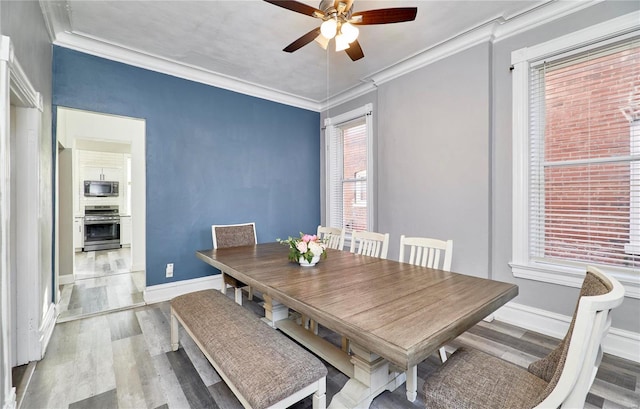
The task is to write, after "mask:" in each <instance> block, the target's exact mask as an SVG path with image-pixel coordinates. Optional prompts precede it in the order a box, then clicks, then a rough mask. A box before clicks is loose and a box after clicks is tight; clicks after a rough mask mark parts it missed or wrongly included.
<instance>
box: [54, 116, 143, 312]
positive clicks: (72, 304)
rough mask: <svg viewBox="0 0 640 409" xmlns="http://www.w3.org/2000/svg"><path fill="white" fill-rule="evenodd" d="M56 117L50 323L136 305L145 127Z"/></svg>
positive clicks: (123, 120)
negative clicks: (54, 285) (54, 316)
mask: <svg viewBox="0 0 640 409" xmlns="http://www.w3.org/2000/svg"><path fill="white" fill-rule="evenodd" d="M56 112H57V128H56V129H57V130H56V137H57V140H58V161H57V164H56V166H57V168H58V172H57V174H58V183H57V186H58V195H57V197H58V201H59V202H58V206H57V209H58V220H59V228H58V230H57V231H58V237H59V239H58V243H59V249H58V252H59V257H58V260H59V264H58V266H57V269H56V275H57V277H58V280H57V281H58V284H59V285H58V291H57V299H56V302H57V305H58V313H59V315H58V322H64V321H70V320H74V319H78V318H84V317H87V316H91V315H96V314H101V313H104V312H106V311H115V310H120V309H126V308H132V307H136V306H139V305H144V300H143V291H144V289H145V282H146V274H145V217H144V214H145V210H144V209H145V191H146V189H145V171H144V169H145V155H144V146H145V122H144V120H143V119H138V118H129V117H122V116H115V115H107V114H101V113H97V112H89V111H82V110H77V109H71V108H65V107H57V111H56ZM87 185H88V187H87ZM92 186H93V187H92ZM107 187H108V189H107ZM98 233H99V234H98ZM106 233H108V236H109V237H108V238H107V237H106V236H105V234H106ZM87 235H88V236H87ZM98 236H100V237H98ZM103 236H105V237H103ZM97 238H99V239H100V240H96V239H97ZM107 239H108V240H107Z"/></svg>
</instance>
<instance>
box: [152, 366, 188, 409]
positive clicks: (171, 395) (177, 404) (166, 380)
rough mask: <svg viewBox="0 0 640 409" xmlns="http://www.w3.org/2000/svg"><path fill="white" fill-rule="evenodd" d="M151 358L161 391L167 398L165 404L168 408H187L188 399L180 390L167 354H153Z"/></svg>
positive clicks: (180, 387)
mask: <svg viewBox="0 0 640 409" xmlns="http://www.w3.org/2000/svg"><path fill="white" fill-rule="evenodd" d="M151 360H152V362H153V366H154V367H155V368H156V371H157V373H158V377H159V380H160V385H161V386H162V391H163V393H164V395H165V397H166V398H167V406H168V407H169V408H170V409H174V408H176V409H178V408H188V407H189V401H188V400H187V397H186V395H185V394H184V391H183V390H182V386H181V385H180V381H178V378H177V377H176V373H175V372H174V371H173V368H172V367H171V363H170V362H169V359H168V358H167V355H166V354H160V355H155V356H152V357H151Z"/></svg>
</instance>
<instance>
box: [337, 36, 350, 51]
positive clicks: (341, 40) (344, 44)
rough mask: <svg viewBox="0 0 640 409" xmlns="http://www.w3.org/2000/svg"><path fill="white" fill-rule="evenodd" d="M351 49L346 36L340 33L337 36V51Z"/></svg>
mask: <svg viewBox="0 0 640 409" xmlns="http://www.w3.org/2000/svg"><path fill="white" fill-rule="evenodd" d="M347 48H349V42H348V41H347V38H346V36H345V35H344V34H342V33H340V34H338V35H337V36H336V51H343V50H346V49H347Z"/></svg>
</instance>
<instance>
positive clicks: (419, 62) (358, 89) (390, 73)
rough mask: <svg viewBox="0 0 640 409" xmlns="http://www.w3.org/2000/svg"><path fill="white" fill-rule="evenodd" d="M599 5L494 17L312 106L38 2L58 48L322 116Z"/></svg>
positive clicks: (562, 5) (560, 4) (558, 5)
mask: <svg viewBox="0 0 640 409" xmlns="http://www.w3.org/2000/svg"><path fill="white" fill-rule="evenodd" d="M601 1H602V0H592V1H557V2H550V3H546V4H543V5H540V6H536V7H533V8H531V9H529V10H525V11H523V12H521V13H519V14H517V15H513V16H506V17H505V16H497V17H495V18H492V19H489V20H488V21H486V22H484V23H482V24H479V25H478V26H476V27H474V28H472V29H470V30H467V31H464V32H461V33H458V34H456V35H454V36H452V37H450V38H449V39H447V40H445V41H443V42H441V43H439V44H436V45H434V46H432V47H430V48H428V49H425V50H423V51H421V52H419V53H418V54H416V55H414V56H412V57H409V58H407V59H406V60H404V61H401V62H399V63H396V64H393V65H391V66H389V67H386V68H384V69H382V70H380V71H378V72H377V73H374V74H372V75H370V76H368V77H367V78H363V79H361V81H362V82H364V84H360V85H356V86H354V87H353V88H350V89H348V90H346V91H343V92H340V93H339V94H336V95H333V96H331V97H329V98H327V99H325V100H324V101H314V100H311V99H308V98H302V97H299V96H296V95H293V94H288V93H283V92H280V91H277V90H274V89H271V88H268V87H263V86H261V85H257V84H252V83H248V82H246V81H242V80H239V79H237V78H233V77H230V76H225V75H221V74H218V73H215V72H212V71H207V70H203V69H200V68H198V67H195V66H189V65H186V64H183V63H180V62H177V61H173V60H169V59H166V58H163V57H160V56H156V55H152V54H149V53H145V52H142V51H139V50H134V49H129V48H126V47H123V46H121V45H119V44H115V43H108V42H105V41H102V40H98V39H96V38H92V37H89V36H86V35H80V34H77V33H73V32H72V29H71V24H70V22H69V16H68V13H67V12H66V9H65V8H64V7H59V5H58V4H57V3H56V2H48V1H41V2H40V7H41V8H42V14H43V15H44V20H45V24H46V27H47V30H48V32H49V35H50V37H51V41H52V42H53V43H54V44H56V45H60V46H62V47H66V48H70V49H74V50H77V51H82V52H84V53H87V54H91V55H95V56H98V57H103V58H108V59H110V60H114V61H119V62H122V63H125V64H129V65H133V66H136V67H140V68H144V69H148V70H152V71H156V72H161V73H165V74H169V75H173V76H176V77H179V78H185V79H190V80H192V81H196V82H200V83H203V84H207V85H212V86H216V87H220V88H224V89H228V90H231V91H235V92H240V93H243V94H247V95H252V96H256V97H258V98H263V99H267V100H270V101H275V102H280V103H283V104H286V105H291V106H296V107H299V108H304V109H309V110H312V111H323V110H327V109H329V108H331V107H334V106H337V105H340V104H342V103H344V102H347V101H350V100H352V99H354V98H357V97H359V96H361V95H364V94H366V93H368V92H370V91H372V90H375V89H376V87H377V86H378V85H380V84H383V83H385V82H387V81H391V80H393V79H395V78H398V77H399V76H402V75H404V74H407V73H409V72H411V71H414V70H417V69H419V68H422V67H424V66H426V65H429V64H432V63H433V62H436V61H438V60H441V59H443V58H446V57H448V56H451V55H453V54H456V53H458V52H460V51H463V50H466V49H468V48H470V47H473V46H474V45H477V44H481V43H483V42H487V41H489V42H496V41H500V40H503V39H505V38H509V37H511V36H513V35H517V34H520V33H522V32H524V31H527V30H530V29H532V28H534V27H538V26H540V25H542V24H546V23H548V22H551V21H554V20H557V19H559V18H562V17H565V16H567V15H569V14H572V13H575V12H577V11H580V10H583V9H585V8H588V7H591V6H593V5H594V4H597V3H600V2H601ZM50 3H51V4H50Z"/></svg>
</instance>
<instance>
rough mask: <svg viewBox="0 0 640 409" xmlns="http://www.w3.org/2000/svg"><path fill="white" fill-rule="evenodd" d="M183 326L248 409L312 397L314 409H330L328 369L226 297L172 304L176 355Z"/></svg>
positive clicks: (208, 294)
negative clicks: (180, 326)
mask: <svg viewBox="0 0 640 409" xmlns="http://www.w3.org/2000/svg"><path fill="white" fill-rule="evenodd" d="M178 323H180V325H182V327H183V328H184V329H185V331H186V332H187V333H188V334H189V336H191V338H192V339H193V341H194V342H195V343H196V345H198V347H199V348H200V350H201V351H202V353H203V354H204V355H205V356H206V357H207V359H208V360H209V362H210V363H211V365H212V366H213V367H214V368H215V370H216V371H217V372H218V374H219V375H220V377H221V378H222V379H223V380H224V381H225V383H226V384H227V386H229V389H231V391H232V392H233V393H234V394H235V395H236V397H237V398H238V400H239V401H240V403H242V406H244V407H245V408H247V409H248V408H251V409H267V408H270V409H276V408H286V407H288V406H291V405H293V404H294V403H296V402H298V401H300V400H302V399H304V398H305V397H307V396H309V395H311V394H313V398H312V399H313V409H325V408H326V395H325V392H326V376H327V368H326V367H325V365H324V364H323V363H322V362H321V361H320V360H319V359H318V358H316V357H315V356H314V355H313V354H311V353H310V352H308V351H306V350H305V349H304V348H302V347H301V346H299V345H298V344H296V343H295V342H294V341H292V340H291V339H289V338H287V337H286V336H285V335H283V334H281V333H280V332H278V331H277V330H275V329H273V328H271V327H270V326H268V325H267V324H265V323H264V322H262V320H260V319H259V318H258V317H257V316H256V315H255V314H254V313H253V312H251V311H249V310H247V309H246V308H243V307H242V306H240V305H238V304H236V303H235V302H233V301H232V300H231V299H230V298H228V297H227V296H225V295H224V294H222V293H221V292H220V291H215V290H203V291H197V292H193V293H188V294H184V295H180V296H178V297H175V298H173V299H172V300H171V348H172V350H173V351H177V350H178V348H179V338H178Z"/></svg>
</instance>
